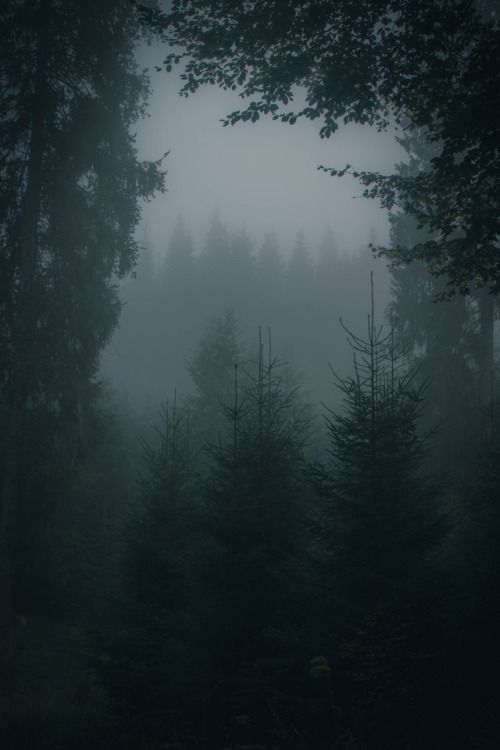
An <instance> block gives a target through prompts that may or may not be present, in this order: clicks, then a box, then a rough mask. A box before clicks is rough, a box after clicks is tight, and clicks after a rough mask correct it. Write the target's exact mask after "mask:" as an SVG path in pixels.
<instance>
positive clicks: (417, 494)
mask: <svg viewBox="0 0 500 750" xmlns="http://www.w3.org/2000/svg"><path fill="white" fill-rule="evenodd" d="M373 318H374V314H373V306H372V313H371V315H370V316H369V319H368V333H367V337H366V338H363V337H360V336H357V335H355V334H353V333H351V332H350V331H349V330H348V329H346V332H347V335H348V337H349V341H350V343H351V346H352V348H353V350H354V373H353V375H351V376H350V377H347V378H339V377H337V376H336V383H337V386H338V388H339V389H340V391H341V394H342V397H343V409H342V412H339V413H335V412H329V413H327V428H328V438H329V443H328V445H329V448H328V452H329V468H328V470H327V471H326V473H325V474H324V479H325V481H326V484H325V487H324V489H325V492H326V497H327V498H328V502H327V508H328V510H327V515H328V516H329V522H328V525H329V527H330V533H331V534H332V539H331V544H330V554H331V555H332V556H333V558H334V559H335V558H336V557H337V556H340V559H343V567H344V577H343V581H344V585H345V586H346V589H345V590H344V592H343V593H340V598H341V599H342V598H343V597H347V599H352V602H353V603H354V605H355V606H356V607H359V608H361V610H366V609H368V610H370V609H371V608H377V607H380V608H382V609H384V608H385V607H390V606H393V604H394V602H399V604H400V605H403V604H404V603H405V602H407V601H410V600H411V599H412V597H413V596H415V595H416V590H415V584H416V580H417V578H416V576H417V573H418V571H421V569H422V568H421V566H422V564H423V563H424V561H425V559H426V554H427V553H428V552H429V551H431V550H432V549H433V548H434V545H435V544H436V543H437V542H438V541H439V540H440V539H441V538H442V534H443V524H442V511H441V509H440V508H439V505H438V503H439V499H438V493H437V491H436V490H435V489H434V488H433V486H432V484H431V483H429V480H426V479H425V477H424V476H423V475H422V462H423V459H424V456H425V452H426V441H425V437H424V436H422V434H421V433H420V432H419V425H418V420H419V416H420V411H421V402H422V394H421V392H420V391H419V389H418V388H416V387H415V386H413V384H412V375H411V373H410V374H405V373H404V370H403V367H404V359H403V357H404V353H403V352H402V351H401V350H400V349H398V348H397V345H396V344H395V334H394V331H393V330H392V329H390V330H389V331H388V332H387V333H385V332H384V331H383V329H382V328H381V327H379V328H377V327H376V326H375V323H374V319H373ZM320 475H321V472H320ZM335 585H340V587H341V588H342V585H343V584H342V582H341V581H338V580H337V581H336V583H334V586H335Z"/></svg>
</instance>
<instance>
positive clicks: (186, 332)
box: [0, 0, 500, 750]
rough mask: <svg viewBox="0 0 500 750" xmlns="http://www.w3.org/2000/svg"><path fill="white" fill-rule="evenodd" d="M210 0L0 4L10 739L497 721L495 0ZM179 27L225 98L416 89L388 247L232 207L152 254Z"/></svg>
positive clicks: (1, 446)
mask: <svg viewBox="0 0 500 750" xmlns="http://www.w3.org/2000/svg"><path fill="white" fill-rule="evenodd" d="M216 5H217V11H218V12H219V11H220V12H221V13H223V14H224V19H225V20H226V21H228V23H227V24H226V25H224V24H222V23H221V20H220V19H221V17H220V16H219V15H218V13H216V14H214V13H212V11H213V10H214V8H213V6H214V3H213V0H183V1H182V2H180V0H179V2H178V1H177V0H172V4H171V9H170V10H171V11H172V12H171V13H170V12H169V13H168V14H167V16H165V15H164V14H158V13H157V12H156V9H155V5H154V4H148V5H147V7H145V8H142V9H141V10H140V11H139V10H138V9H137V7H136V6H135V5H133V6H132V5H128V4H125V3H123V2H116V1H115V0H106V2H102V0H100V1H99V2H97V0H88V2H86V3H85V4H83V3H81V2H78V0H67V1H66V2H65V3H57V2H55V1H54V0H39V2H33V3H30V2H24V1H23V0H5V2H3V3H2V4H1V5H0V21H1V27H2V32H3V38H2V45H3V46H2V49H1V51H0V101H1V102H2V105H3V107H2V108H1V109H0V126H1V127H0V155H1V159H0V220H1V227H0V272H1V273H0V312H1V317H0V388H1V390H0V417H1V419H2V430H1V431H0V458H1V464H0V467H1V468H0V479H1V504H0V742H1V746H2V748H3V747H5V748H8V749H9V750H10V749H11V748H12V749H13V750H25V749H26V750H27V749H28V748H29V750H32V749H33V748H36V749H37V750H38V749H40V750H100V749H102V750H105V749H106V750H115V749H116V750H118V749H120V750H123V749H126V750H332V748H340V749H342V750H348V749H349V750H354V749H356V750H392V749H394V750H443V749H446V748H453V750H455V749H457V748H458V749H460V748H464V749H467V750H468V749H469V748H472V749H473V750H490V749H491V750H493V749H495V750H496V748H497V747H498V738H499V736H500V718H499V717H500V693H499V691H498V664H499V663H500V641H499V632H500V631H499V628H498V622H499V620H500V552H499V549H500V548H499V545H498V539H499V534H500V506H499V498H500V471H499V466H500V447H499V438H498V436H499V420H500V415H499V413H498V403H499V390H500V379H499V373H498V357H497V343H498V337H497V335H496V334H497V331H496V312H497V309H496V308H497V298H496V297H495V296H494V293H496V292H497V291H498V288H499V287H498V283H499V275H498V211H497V210H496V208H495V207H496V206H497V201H498V189H497V188H498V176H497V172H495V170H497V169H498V159H497V160H496V161H495V159H494V158H493V157H494V155H495V154H497V152H498V140H497V139H496V136H495V133H496V132H497V131H496V130H495V128H496V129H498V120H497V119H495V118H494V117H492V118H491V121H490V119H489V117H488V113H489V109H490V108H491V111H492V112H493V113H494V112H495V109H494V106H495V105H497V104H498V90H499V88H498V86H496V85H494V84H495V82H497V79H498V65H495V66H493V67H490V64H491V60H496V59H497V55H495V53H496V52H497V51H498V49H499V46H498V44H499V37H498V25H497V20H496V19H497V16H496V13H495V3H489V2H481V3H478V5H477V9H478V12H475V10H474V4H470V3H465V2H462V1H461V0H457V1H456V2H453V3H445V2H443V3H442V2H432V3H421V2H418V3H416V2H414V0H405V2H395V0H388V1H387V2H385V3H380V4H379V3H373V2H369V3H368V2H361V0H360V2H359V3H356V4H353V3H351V2H345V1H344V0H338V2H335V3H326V2H319V1H318V2H316V1H315V2H312V3H311V2H309V1H308V0H304V2H302V1H300V2H287V3H283V2H281V0H262V3H255V2H254V3H252V2H245V3H243V4H241V5H238V4H235V3H233V2H227V1H224V0H220V1H219V0H218V2H217V3H216ZM261 6H262V7H263V8H264V9H266V10H267V11H269V13H270V15H265V16H262V15H259V14H257V17H255V16H254V13H256V12H258V11H259V9H260V10H262V8H261ZM311 9H312V10H313V11H315V12H310V11H311ZM384 9H385V10H384ZM464 11H467V13H468V14H469V15H467V16H465V21H464ZM381 14H382V15H381ZM141 19H142V20H143V21H144V22H146V23H149V24H150V26H149V27H148V28H149V29H150V31H149V32H148V31H147V30H145V29H144V28H143V27H141V25H140V23H139V21H140V20H141ZM200 19H201V20H202V21H203V23H200ZM284 21H286V24H285V23H284ZM353 21H355V23H353ZM151 29H152V30H153V31H151ZM235 30H239V34H238V35H237V36H236V37H235V36H234V33H235ZM289 30H292V31H293V33H294V34H295V37H290V36H289ZM409 30H410V31H411V33H410V31H409ZM153 32H155V33H157V34H159V35H160V37H161V38H165V36H162V35H166V38H167V39H168V38H170V41H171V42H172V41H173V42H175V41H177V42H178V43H181V42H182V43H183V44H184V45H185V47H186V48H187V50H188V52H189V53H190V54H191V58H190V60H189V61H188V63H187V66H188V67H187V71H188V74H187V77H185V78H184V79H183V80H184V82H185V84H186V87H187V89H188V90H190V91H192V92H194V91H196V89H197V88H198V87H199V86H201V85H204V84H205V83H213V82H216V83H220V85H222V86H226V87H227V86H229V87H232V86H233V85H234V86H243V85H244V87H245V91H246V93H247V94H249V95H251V96H253V94H255V92H256V91H257V93H258V94H259V97H258V99H257V100H256V101H253V102H252V101H251V102H250V103H249V104H248V107H247V108H246V109H243V110H242V111H241V112H234V113H232V115H230V116H229V117H230V121H234V122H237V121H239V120H243V121H252V122H256V121H257V120H258V119H259V117H260V116H261V115H262V116H264V115H266V114H271V115H273V116H276V117H277V119H282V120H284V122H285V123H286V122H288V123H292V124H293V122H294V121H295V119H296V118H297V117H308V118H311V119H316V118H320V122H321V125H320V132H321V135H322V136H325V137H328V136H329V135H330V134H332V133H333V132H334V130H335V128H336V127H337V120H339V119H342V118H344V117H345V118H347V120H348V121H352V120H353V121H357V122H371V123H374V124H377V125H378V126H380V127H381V128H384V127H387V124H388V119H387V118H388V108H389V109H391V111H393V112H394V113H395V116H396V118H397V119H398V122H399V124H403V123H404V126H403V129H402V131H400V134H401V133H403V135H402V136H401V137H400V143H401V145H402V147H403V149H404V150H405V152H406V156H407V158H406V160H405V161H404V163H401V164H400V165H398V166H397V167H396V169H395V173H394V175H391V176H389V177H388V178H386V177H385V176H382V175H378V174H376V173H371V172H360V173H358V177H359V179H360V180H361V182H362V184H363V185H364V186H365V187H366V188H367V192H368V194H369V195H372V197H378V198H380V199H381V200H382V202H383V204H384V205H385V206H386V207H388V208H389V209H390V226H391V248H390V249H389V250H388V249H387V248H386V249H385V250H383V252H384V253H385V256H386V257H387V256H389V257H390V258H391V260H392V261H393V262H394V264H393V266H392V267H391V269H390V271H387V270H386V269H385V266H384V265H383V263H382V264H381V265H379V269H380V270H376V272H375V273H372V267H373V266H374V260H373V256H372V254H371V252H370V251H368V249H367V248H365V249H364V250H360V253H359V254H358V255H351V256H348V255H345V254H344V253H343V248H341V247H337V246H336V242H335V233H334V229H333V231H330V230H328V231H326V233H325V239H324V242H323V243H322V245H321V247H319V248H311V247H308V245H307V238H306V236H305V235H304V234H302V233H299V235H298V236H297V239H296V242H295V244H294V245H293V246H292V247H287V248H284V247H280V245H279V240H278V239H277V238H278V237H279V231H280V227H277V234H276V236H274V235H272V234H271V235H269V236H267V237H266V238H265V239H262V238H256V237H253V236H252V234H251V233H247V232H245V231H233V229H232V228H231V224H230V222H231V217H227V221H228V226H229V229H228V228H227V227H226V226H225V224H224V221H226V217H223V218H221V217H219V216H217V215H216V216H214V217H213V219H212V222H211V224H210V226H209V227H207V234H206V240H205V242H204V244H203V246H202V247H200V248H195V247H194V245H193V242H192V240H191V239H190V233H189V217H186V219H185V223H183V222H181V221H180V222H179V223H178V224H177V226H176V227H173V228H172V227H166V228H165V233H166V239H165V244H166V247H165V248H164V250H165V256H164V260H163V261H162V262H161V264H160V266H159V267H158V268H154V266H155V264H154V262H153V248H151V247H150V246H149V244H148V241H147V239H145V240H144V241H143V242H142V243H139V242H137V240H136V237H137V228H138V226H139V224H140V218H141V212H140V202H141V201H142V200H144V199H148V198H151V197H152V196H153V195H154V194H155V192H157V191H161V190H162V189H163V188H164V176H165V175H164V172H163V166H162V163H163V160H162V159H160V160H158V161H156V162H141V161H140V160H139V159H138V154H137V151H136V148H135V141H134V137H133V135H132V131H133V129H134V128H135V126H136V123H137V121H138V119H139V118H140V116H141V115H142V114H144V113H145V103H146V98H147V93H148V79H147V75H146V74H145V73H144V72H142V73H141V72H140V71H139V70H138V68H137V64H136V60H135V50H136V48H137V44H138V43H139V42H140V40H141V39H144V36H146V37H147V36H148V34H151V33H153ZM167 32H168V33H167ZM213 33H215V36H213ZM290 33H291V32H290ZM332 33H335V35H336V36H335V42H336V44H334V45H332ZM168 34H170V35H173V36H171V37H169V36H168ZM413 34H417V35H419V36H418V39H417V41H418V40H420V42H422V44H420V45H419V44H418V43H415V39H414V36H413ZM311 39H314V40H315V41H316V43H315V44H311V43H310V40H311ZM214 40H215V41H217V43H214ZM294 40H295V42H298V43H301V44H302V45H303V49H302V54H299V55H298V53H297V47H296V45H295V44H294V43H293V41H294ZM443 40H444V41H445V44H443ZM337 42H338V43H337ZM398 45H399V46H398ZM395 49H397V50H398V56H397V57H394V54H393V53H394V50H395ZM263 50H264V53H263ZM299 51H300V50H299ZM188 52H186V54H188ZM243 53H246V55H245V54H243ZM423 55H424V57H422V56H423ZM175 57H176V53H175V52H174V53H172V54H170V52H169V55H168V57H167V66H168V67H171V66H172V65H175V64H176V59H175ZM235 58H236V63H237V64H235ZM177 62H179V61H177ZM444 62H445V63H446V65H445V64H444ZM354 63H356V64H355V65H354ZM396 63H398V64H396ZM443 70H444V71H445V72H446V75H447V76H448V77H446V79H444V78H443V73H442V71H443ZM450 71H451V72H452V73H453V75H452V76H451V78H450V77H449V75H448V74H449V73H450ZM285 73H286V75H285ZM353 73H354V74H355V75H354V78H353V77H352V74H353ZM333 74H335V75H333ZM280 76H281V77H280ZM283 76H284V78H282V77H283ZM338 76H340V80H342V81H343V82H344V84H345V85H344V86H342V87H337V86H336V85H335V82H336V81H337V80H339V78H338ZM374 77H375V81H376V82H377V86H374V85H373V80H374ZM450 81H451V82H452V84H453V85H452V86H450ZM297 82H299V83H301V84H303V83H305V84H307V86H309V89H308V91H307V96H308V97H309V98H308V99H307V105H308V106H307V107H306V108H305V109H304V110H302V111H300V112H297V113H294V112H293V111H292V110H289V109H286V107H287V106H288V104H289V103H290V96H291V94H293V88H294V86H295V85H296V84H297ZM471 82H472V83H471ZM378 84H380V85H378ZM382 84H383V85H382ZM256 87H257V88H256ZM261 95H262V96H261ZM471 97H472V99H471ZM485 97H486V98H485ZM479 100H480V101H479ZM479 104H480V106H479ZM282 106H283V107H285V110H283V109H282ZM457 112H458V115H457ZM478 113H479V115H478ZM465 115H467V116H465ZM436 149H437V152H438V156H439V158H437V157H436ZM462 157H463V158H462ZM349 169H350V167H346V168H345V170H343V169H340V170H336V169H335V168H332V169H331V170H330V171H331V172H332V173H334V174H338V173H339V172H340V173H342V174H344V173H345V171H346V170H349ZM483 178H484V179H483ZM464 186H465V187H464ZM167 235H170V239H169V240H168V241H167ZM160 250H161V249H160V248H156V251H158V252H159V251H160ZM379 263H381V262H379ZM136 264H137V267H136ZM134 268H136V274H135V277H134V278H131V279H129V280H128V281H126V282H124V283H123V285H122V286H120V281H121V280H123V279H124V277H125V276H127V274H130V273H131V272H133V270H134ZM375 268H376V269H377V266H376V265H375ZM457 289H458V290H459V291H461V292H463V294H461V295H453V294H450V293H451V292H453V291H454V290H457ZM489 292H491V293H489ZM120 295H121V299H120ZM118 323H119V326H118ZM106 347H107V348H106Z"/></svg>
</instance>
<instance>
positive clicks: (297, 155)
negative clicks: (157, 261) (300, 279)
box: [137, 48, 402, 253]
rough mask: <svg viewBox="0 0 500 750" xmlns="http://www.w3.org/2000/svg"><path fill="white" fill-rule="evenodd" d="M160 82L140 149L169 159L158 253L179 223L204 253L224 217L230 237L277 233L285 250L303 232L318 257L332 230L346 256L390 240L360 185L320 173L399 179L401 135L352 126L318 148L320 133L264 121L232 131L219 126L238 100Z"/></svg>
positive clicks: (165, 78)
mask: <svg viewBox="0 0 500 750" xmlns="http://www.w3.org/2000/svg"><path fill="white" fill-rule="evenodd" d="M141 59H144V60H145V61H146V62H145V64H150V65H153V64H154V62H158V61H159V60H161V51H160V50H158V48H156V49H154V48H150V49H148V50H146V52H145V53H144V52H143V53H142V54H141ZM151 78H152V86H153V94H152V97H151V100H150V107H149V112H150V117H149V118H147V119H146V120H145V121H144V122H143V123H142V124H141V126H140V128H139V131H138V139H137V143H138V146H139V149H140V154H141V156H142V157H143V158H147V159H156V158H159V157H160V156H161V155H162V154H163V153H164V152H165V151H167V150H169V149H170V155H169V156H168V158H167V160H166V162H165V164H166V167H167V169H168V175H167V187H168V192H167V193H166V194H165V195H163V196H159V197H157V198H156V199H155V200H154V201H152V202H151V203H150V204H148V205H146V206H145V208H144V221H145V224H146V225H147V229H148V233H149V236H150V238H151V240H152V241H153V244H154V246H155V247H156V249H157V251H158V252H159V253H162V252H163V249H164V248H165V246H166V244H167V242H168V239H169V237H170V234H171V231H172V228H173V226H174V224H175V222H176V220H177V217H178V216H179V215H182V217H183V218H184V220H185V222H186V223H187V224H188V225H189V227H190V229H191V230H192V232H193V235H194V238H195V241H196V243H197V245H198V246H199V244H200V242H201V241H202V240H203V236H204V234H205V232H206V230H207V227H208V222H209V219H210V216H211V215H212V213H213V211H214V210H215V209H217V210H218V211H219V213H220V216H221V218H222V219H223V220H224V221H225V222H226V223H227V225H228V226H229V227H230V228H234V229H239V228H241V227H242V226H244V227H246V228H247V230H248V231H249V233H250V234H251V236H252V237H254V238H255V239H256V240H257V242H260V240H261V239H262V237H263V235H264V234H265V232H267V231H269V230H270V229H272V228H274V229H275V230H276V232H277V235H278V239H279V241H280V245H281V247H282V248H283V249H284V250H286V248H287V246H290V244H292V243H293V241H294V238H295V235H296V233H297V231H298V230H299V229H301V228H302V229H304V231H305V233H306V236H307V239H308V242H309V245H310V247H311V248H312V249H315V247H316V245H317V244H318V243H319V241H320V240H321V238H322V236H323V234H324V231H325V227H326V226H327V225H328V224H330V225H331V226H332V228H333V230H334V233H335V236H336V238H337V242H338V245H339V248H340V250H341V251H344V252H348V251H349V252H350V251H353V250H355V249H357V248H359V247H360V246H362V245H365V244H366V243H367V241H368V238H369V235H370V232H371V231H372V230H374V231H375V232H376V236H377V239H378V240H380V241H382V242H383V241H385V240H386V239H387V217H386V214H385V212H384V211H382V210H381V209H380V208H379V207H378V205H377V204H376V203H375V202H374V201H370V200H366V199H363V198H362V197H361V188H360V186H359V184H358V183H357V182H356V181H355V180H353V179H352V178H350V177H348V176H346V177H344V178H342V179H336V178H332V177H329V176H328V175H327V174H325V173H322V172H318V171H317V166H318V164H325V165H327V166H334V165H335V166H344V165H345V164H346V163H350V164H353V165H354V166H356V167H359V168H363V169H377V170H381V171H388V170H391V169H392V167H393V165H394V162H395V161H397V160H399V159H400V158H401V157H402V150H401V149H400V148H399V146H398V145H397V143H396V142H395V140H394V138H393V136H392V135H390V134H388V133H382V134H380V133H377V132H376V131H374V130H372V129H369V128H366V127H364V128H363V127H361V126H348V127H343V128H342V129H340V130H339V131H338V132H337V133H336V134H335V135H334V136H333V137H332V138H330V140H328V141H327V140H321V139H320V138H319V135H318V127H317V124H316V123H312V122H307V121H298V122H297V123H296V124H295V125H294V126H290V125H287V124H282V123H277V122H273V121H272V120H265V119H264V120H260V121H259V122H258V123H256V124H239V125H236V126H234V127H227V128H224V127H223V126H222V123H221V122H220V118H221V117H223V116H224V115H225V114H227V113H228V112H230V111H232V110H234V109H236V108H240V107H241V100H240V99H239V98H238V96H237V95H235V94H234V93H233V92H222V91H220V90H218V89H215V88H205V89H203V90H201V91H198V92H197V93H196V94H194V95H193V96H190V97H189V98H188V99H186V98H183V97H180V96H179V95H178V93H177V92H178V89H179V86H180V84H179V79H178V77H177V76H176V75H175V74H167V73H166V72H163V71H162V72H159V73H158V72H152V73H151ZM353 196H356V197H355V198H354V197H353Z"/></svg>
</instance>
